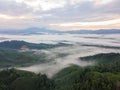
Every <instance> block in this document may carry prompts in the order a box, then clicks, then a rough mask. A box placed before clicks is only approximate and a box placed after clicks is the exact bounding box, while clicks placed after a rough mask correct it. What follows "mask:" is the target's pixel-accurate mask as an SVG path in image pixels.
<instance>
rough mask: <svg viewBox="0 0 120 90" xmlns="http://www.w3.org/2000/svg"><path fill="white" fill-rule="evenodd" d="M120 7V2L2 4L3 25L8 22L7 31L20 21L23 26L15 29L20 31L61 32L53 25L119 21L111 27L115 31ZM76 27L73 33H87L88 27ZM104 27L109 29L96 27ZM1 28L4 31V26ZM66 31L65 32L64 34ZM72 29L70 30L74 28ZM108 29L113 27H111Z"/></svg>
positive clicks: (14, 0)
mask: <svg viewBox="0 0 120 90" xmlns="http://www.w3.org/2000/svg"><path fill="white" fill-rule="evenodd" d="M119 4H120V0H1V1H0V18H1V21H0V23H2V25H3V22H5V21H6V22H5V24H6V25H7V28H10V27H11V26H10V25H9V24H12V23H13V25H14V24H15V21H16V24H18V22H17V21H19V23H21V24H19V25H20V26H19V25H16V26H19V27H21V28H22V27H24V28H25V27H26V28H27V27H28V28H29V27H32V26H36V27H47V28H53V29H59V30H60V29H63V28H64V27H63V26H61V25H58V26H56V25H54V26H53V25H52V26H51V24H62V23H63V24H65V23H78V22H79V23H88V22H89V23H92V22H97V23H98V22H102V21H103V22H104V21H108V22H109V21H111V20H117V19H118V22H116V23H114V24H112V26H113V25H114V27H113V28H120V27H119V26H118V23H119V19H120V8H119ZM7 20H9V21H7ZM10 20H11V21H10ZM13 20H14V21H13ZM23 23H24V24H25V25H24V24H23ZM26 24H27V26H26ZM99 24H101V23H99ZM115 24H116V25H115ZM2 25H1V26H2ZM31 25H32V26H31ZM73 25H74V24H73ZM73 25H72V29H73V28H74V29H75V28H77V29H81V28H84V29H85V27H87V26H85V25H84V27H83V26H81V25H79V26H76V25H74V26H73ZM14 26H15V25H14ZM14 26H13V27H14ZM103 26H104V28H108V27H109V26H107V27H106V25H102V24H101V25H95V27H97V28H101V27H103ZM115 26H116V27H115ZM2 27H3V28H4V25H3V26H2ZM93 27H94V26H93V25H92V28H93ZM0 28H1V27H0ZM5 28H6V27H5ZM67 28H68V27H67ZM67 28H64V30H65V29H67ZM69 28H71V26H70V27H69ZM109 28H112V27H111V26H110V27H109ZM86 29H88V28H86ZM90 29H91V28H90Z"/></svg>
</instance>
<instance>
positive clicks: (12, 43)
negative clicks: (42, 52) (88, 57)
mask: <svg viewBox="0 0 120 90" xmlns="http://www.w3.org/2000/svg"><path fill="white" fill-rule="evenodd" d="M66 45H68V44H65V43H58V44H45V43H40V44H35V43H28V42H25V41H17V40H13V41H4V42H0V48H10V49H20V48H21V47H22V46H26V47H27V48H29V49H49V48H55V47H59V46H66Z"/></svg>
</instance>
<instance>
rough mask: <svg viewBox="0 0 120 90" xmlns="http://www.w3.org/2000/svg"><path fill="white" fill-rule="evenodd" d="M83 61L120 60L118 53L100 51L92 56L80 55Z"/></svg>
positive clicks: (107, 61) (103, 61) (102, 61)
mask: <svg viewBox="0 0 120 90" xmlns="http://www.w3.org/2000/svg"><path fill="white" fill-rule="evenodd" d="M80 60H83V61H94V62H96V63H113V62H117V61H120V54H119V53H101V54H97V55H93V56H86V57H80Z"/></svg>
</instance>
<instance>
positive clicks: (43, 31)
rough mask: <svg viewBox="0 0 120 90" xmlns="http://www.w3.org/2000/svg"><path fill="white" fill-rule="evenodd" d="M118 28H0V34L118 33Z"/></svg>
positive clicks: (119, 30) (119, 31)
mask: <svg viewBox="0 0 120 90" xmlns="http://www.w3.org/2000/svg"><path fill="white" fill-rule="evenodd" d="M118 33H120V29H101V30H69V31H59V30H51V29H47V28H36V27H32V28H27V29H19V30H9V29H8V30H0V34H22V35H28V34H118Z"/></svg>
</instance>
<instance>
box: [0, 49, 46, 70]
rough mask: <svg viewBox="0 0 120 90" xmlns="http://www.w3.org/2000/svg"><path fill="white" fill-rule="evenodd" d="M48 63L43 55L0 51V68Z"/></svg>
mask: <svg viewBox="0 0 120 90" xmlns="http://www.w3.org/2000/svg"><path fill="white" fill-rule="evenodd" d="M46 61H48V60H47V59H46V56H45V54H44V53H41V54H39V55H37V54H34V52H33V51H26V52H19V51H17V50H11V49H0V68H3V67H5V68H6V67H14V66H29V65H31V64H34V63H35V64H36V63H44V62H46Z"/></svg>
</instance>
